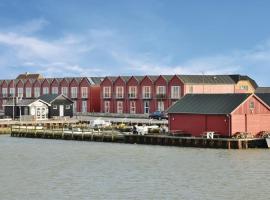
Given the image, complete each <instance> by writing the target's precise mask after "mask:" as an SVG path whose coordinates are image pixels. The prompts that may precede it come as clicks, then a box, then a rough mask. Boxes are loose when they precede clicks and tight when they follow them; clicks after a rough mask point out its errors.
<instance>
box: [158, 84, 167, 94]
mask: <svg viewBox="0 0 270 200" xmlns="http://www.w3.org/2000/svg"><path fill="white" fill-rule="evenodd" d="M157 94H166V87H165V86H157Z"/></svg>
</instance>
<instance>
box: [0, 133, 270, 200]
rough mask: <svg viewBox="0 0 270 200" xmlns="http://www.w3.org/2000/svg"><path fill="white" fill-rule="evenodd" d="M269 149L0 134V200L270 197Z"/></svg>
mask: <svg viewBox="0 0 270 200" xmlns="http://www.w3.org/2000/svg"><path fill="white" fill-rule="evenodd" d="M269 168H270V150H243V151H241V150H240V151H239V150H212V149H193V148H177V147H162V146H143V145H126V144H109V143H91V142H76V141H62V140H42V139H25V138H11V137H9V136H0V199H3V200H10V199H16V200H17V199H19V200H21V199H22V200H31V199H34V200H36V199H44V200H45V199H46V200H47V199H57V200H61V199H269V196H270V170H269Z"/></svg>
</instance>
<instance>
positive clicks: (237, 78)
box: [230, 74, 258, 89]
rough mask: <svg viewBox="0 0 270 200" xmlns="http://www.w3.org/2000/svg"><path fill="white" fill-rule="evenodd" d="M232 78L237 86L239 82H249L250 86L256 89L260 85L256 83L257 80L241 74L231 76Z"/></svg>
mask: <svg viewBox="0 0 270 200" xmlns="http://www.w3.org/2000/svg"><path fill="white" fill-rule="evenodd" d="M230 77H231V78H232V79H233V80H234V82H235V83H236V84H237V83H238V82H239V81H249V82H250V84H251V85H252V86H253V88H254V89H256V88H257V87H258V84H257V83H256V81H255V80H253V79H252V78H250V77H249V76H246V75H244V76H243V75H240V74H233V75H230Z"/></svg>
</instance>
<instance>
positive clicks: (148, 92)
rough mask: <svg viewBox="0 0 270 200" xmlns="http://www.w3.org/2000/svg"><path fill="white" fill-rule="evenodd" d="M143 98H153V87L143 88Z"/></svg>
mask: <svg viewBox="0 0 270 200" xmlns="http://www.w3.org/2000/svg"><path fill="white" fill-rule="evenodd" d="M143 98H144V99H150V98H151V87H150V86H143Z"/></svg>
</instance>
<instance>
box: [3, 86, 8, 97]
mask: <svg viewBox="0 0 270 200" xmlns="http://www.w3.org/2000/svg"><path fill="white" fill-rule="evenodd" d="M2 95H3V97H7V88H2Z"/></svg>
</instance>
